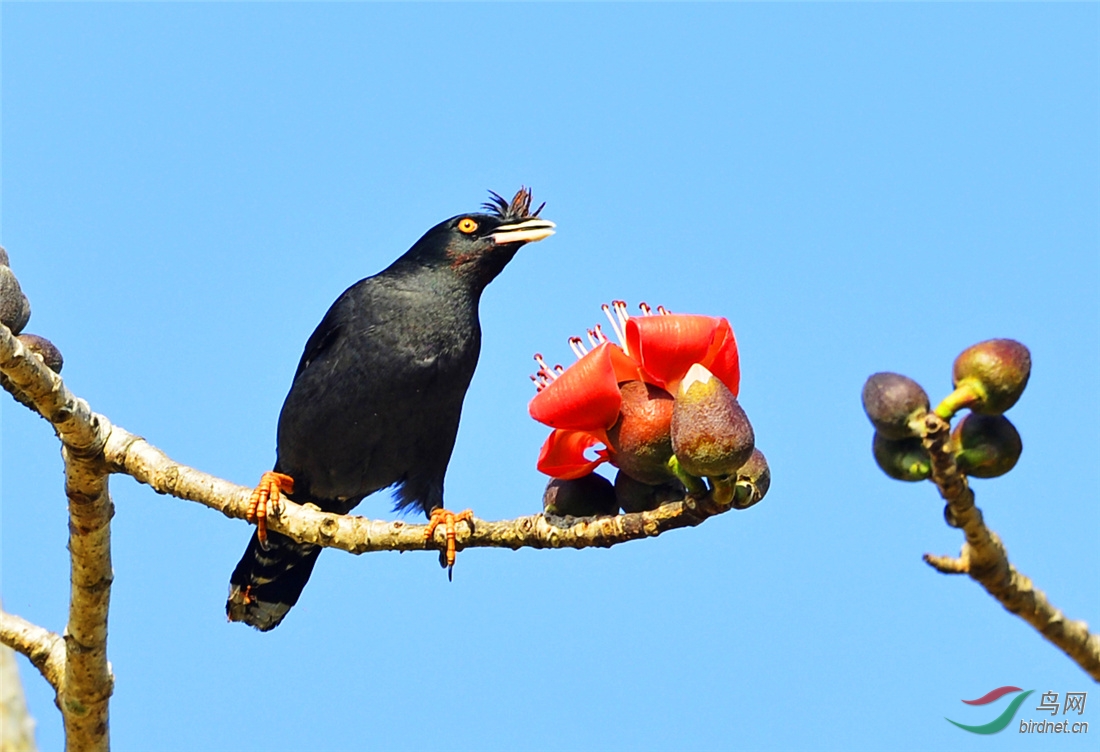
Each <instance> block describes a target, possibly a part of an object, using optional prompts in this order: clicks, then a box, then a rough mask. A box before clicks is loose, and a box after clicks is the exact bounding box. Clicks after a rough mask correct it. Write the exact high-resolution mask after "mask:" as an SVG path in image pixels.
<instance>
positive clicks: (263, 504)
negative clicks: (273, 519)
mask: <svg viewBox="0 0 1100 752" xmlns="http://www.w3.org/2000/svg"><path fill="white" fill-rule="evenodd" d="M284 492H285V493H294V479H293V478H291V477H290V476H289V475H283V474H282V473H275V472H266V473H264V474H263V476H262V477H261V478H260V482H259V483H258V484H257V485H256V488H255V489H253V491H252V497H251V498H250V499H249V500H248V509H246V510H245V513H244V518H245V519H246V520H248V521H249V522H255V523H256V537H257V538H259V539H260V545H261V546H263V547H264V548H265V549H266V548H267V518H268V516H269V515H275V514H278V513H279V500H280V499H281V498H282V496H281V494H282V493H284Z"/></svg>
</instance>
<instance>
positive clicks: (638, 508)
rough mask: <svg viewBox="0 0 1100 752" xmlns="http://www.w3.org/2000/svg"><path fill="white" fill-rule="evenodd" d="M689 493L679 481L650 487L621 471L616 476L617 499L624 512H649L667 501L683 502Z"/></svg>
mask: <svg viewBox="0 0 1100 752" xmlns="http://www.w3.org/2000/svg"><path fill="white" fill-rule="evenodd" d="M685 496H687V491H686V490H685V489H684V487H683V486H682V485H681V484H680V483H679V481H675V480H671V481H668V482H666V483H660V484H657V485H650V484H649V483H642V482H641V481H640V480H635V479H634V478H631V477H630V476H629V475H627V474H626V473H625V472H624V471H622V470H620V471H619V472H618V474H617V475H616V476H615V498H616V499H618V500H619V507H620V508H621V509H622V510H623V511H624V512H648V511H651V510H653V509H656V508H657V507H659V506H661V505H662V504H664V503H665V502H667V501H681V500H682V499H683V498H684V497H685Z"/></svg>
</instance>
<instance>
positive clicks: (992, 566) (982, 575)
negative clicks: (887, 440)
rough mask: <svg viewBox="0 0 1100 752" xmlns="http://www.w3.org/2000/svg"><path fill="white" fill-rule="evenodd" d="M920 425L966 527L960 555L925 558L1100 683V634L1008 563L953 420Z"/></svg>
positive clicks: (936, 475)
mask: <svg viewBox="0 0 1100 752" xmlns="http://www.w3.org/2000/svg"><path fill="white" fill-rule="evenodd" d="M919 428H920V432H921V436H922V439H923V442H924V446H925V448H926V449H928V452H929V454H930V455H931V457H932V480H933V481H934V482H935V483H936V485H937V486H938V487H939V489H940V495H941V496H943V498H944V499H945V500H946V501H947V509H946V517H947V520H948V524H950V525H951V526H952V527H957V528H960V529H962V531H963V533H965V535H966V542H965V543H964V544H963V548H962V553H961V555H960V557H959V558H958V559H950V558H948V557H942V556H934V555H932V554H925V557H924V559H925V561H926V562H928V564H929V565H930V566H932V567H934V568H935V569H937V570H938V571H940V572H944V573H949V574H962V573H964V572H965V573H966V574H968V575H970V577H971V579H973V580H975V581H977V582H978V583H980V584H981V586H982V587H984V588H985V589H986V591H987V592H988V593H989V594H990V595H992V596H993V597H994V598H996V599H997V600H998V601H999V602H1000V604H1001V605H1002V606H1004V607H1005V609H1006V610H1008V611H1009V612H1011V613H1014V614H1016V615H1017V616H1019V617H1020V618H1021V619H1023V620H1024V621H1026V622H1027V623H1028V624H1030V625H1031V626H1033V627H1034V628H1035V629H1037V630H1038V631H1039V632H1040V634H1042V635H1043V636H1044V637H1046V638H1047V639H1048V640H1050V641H1051V642H1052V643H1054V644H1055V645H1057V646H1058V647H1059V648H1061V650H1062V651H1063V652H1065V654H1066V655H1068V656H1069V657H1070V658H1072V659H1073V661H1074V662H1076V663H1077V665H1079V666H1080V667H1081V668H1083V669H1084V670H1085V671H1087V672H1088V673H1089V675H1090V676H1092V678H1093V679H1095V680H1097V681H1100V635H1095V634H1090V633H1089V631H1088V625H1087V624H1086V623H1085V622H1083V621H1077V620H1072V619H1067V618H1066V616H1065V614H1063V613H1062V612H1061V611H1060V610H1059V609H1057V608H1055V607H1054V606H1053V605H1052V604H1051V603H1050V601H1049V600H1047V597H1046V594H1045V593H1043V591H1042V590H1039V589H1038V588H1037V587H1035V585H1034V584H1033V583H1032V582H1031V580H1030V579H1029V578H1027V577H1025V576H1024V575H1022V574H1020V572H1018V571H1017V570H1016V568H1015V567H1014V566H1012V564H1011V562H1009V560H1008V554H1007V553H1006V552H1005V548H1004V544H1002V543H1001V539H1000V538H999V537H998V536H997V534H996V533H994V532H993V531H992V530H990V529H989V528H988V527H986V525H985V521H984V520H983V518H982V511H981V510H980V509H978V507H977V506H975V504H974V492H973V491H972V490H970V485H969V484H968V483H967V481H966V476H965V475H963V474H962V473H961V472H959V469H958V467H957V466H956V465H955V454H954V450H953V447H952V446H951V424H950V423H948V422H947V421H945V420H943V419H942V418H940V417H939V416H937V415H935V414H934V413H929V414H928V415H927V416H925V417H924V418H923V419H922V420H921V422H920V424H919Z"/></svg>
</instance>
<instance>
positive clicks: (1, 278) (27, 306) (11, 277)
mask: <svg viewBox="0 0 1100 752" xmlns="http://www.w3.org/2000/svg"><path fill="white" fill-rule="evenodd" d="M30 318H31V303H30V301H29V300H27V296H26V295H24V294H23V290H22V288H20V287H19V280H18V279H16V278H15V274H13V273H12V270H11V269H10V268H8V266H7V264H4V265H2V266H0V323H2V324H3V325H4V326H6V327H7V328H8V329H11V333H12V334H19V332H21V331H23V327H25V326H26V325H27V322H28V321H30Z"/></svg>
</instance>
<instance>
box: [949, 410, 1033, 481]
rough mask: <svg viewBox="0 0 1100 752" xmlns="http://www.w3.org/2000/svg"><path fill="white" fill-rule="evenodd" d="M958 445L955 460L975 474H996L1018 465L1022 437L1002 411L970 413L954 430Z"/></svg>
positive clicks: (961, 468) (980, 475)
mask: <svg viewBox="0 0 1100 752" xmlns="http://www.w3.org/2000/svg"><path fill="white" fill-rule="evenodd" d="M951 438H952V439H954V441H955V445H956V446H957V447H958V448H959V449H958V454H957V455H956V456H955V463H956V464H957V465H958V466H959V470H961V471H962V472H964V473H966V474H967V475H970V476H972V477H974V478H996V477H998V476H1001V475H1004V474H1005V473H1007V472H1008V471H1009V470H1011V469H1012V468H1014V467H1015V466H1016V462H1017V460H1019V459H1020V453H1021V452H1023V450H1024V444H1023V441H1021V440H1020V434H1019V432H1017V431H1016V427H1015V426H1014V425H1012V422H1011V421H1009V419H1008V418H1006V417H1005V416H1003V415H978V414H975V413H970V414H969V415H967V416H966V417H964V418H963V419H962V420H960V421H959V422H958V424H957V425H956V426H955V428H954V430H952V431H951Z"/></svg>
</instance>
